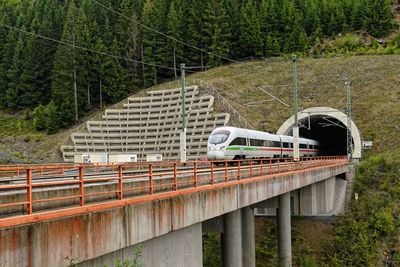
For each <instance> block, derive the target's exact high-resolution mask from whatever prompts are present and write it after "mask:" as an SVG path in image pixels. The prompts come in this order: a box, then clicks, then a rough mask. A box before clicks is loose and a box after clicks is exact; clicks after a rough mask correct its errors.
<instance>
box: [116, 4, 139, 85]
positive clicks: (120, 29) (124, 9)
mask: <svg viewBox="0 0 400 267" xmlns="http://www.w3.org/2000/svg"><path fill="white" fill-rule="evenodd" d="M135 8H136V6H135V3H134V2H133V1H132V0H123V1H122V2H121V8H120V9H121V13H122V14H123V15H124V16H125V17H127V18H130V19H127V18H125V17H120V18H119V20H118V22H117V25H116V32H117V40H118V46H119V48H120V53H119V54H121V55H124V57H126V58H129V59H132V60H137V61H140V52H141V51H140V49H141V35H140V29H139V27H138V24H137V23H135V22H133V21H137V20H138V16H137V11H135ZM121 63H122V66H123V67H124V69H125V72H126V73H125V76H126V86H127V88H128V89H129V91H134V90H135V88H136V86H137V85H138V84H139V83H140V76H141V73H140V72H139V70H140V68H139V67H140V66H139V65H138V63H135V62H133V61H125V62H121Z"/></svg>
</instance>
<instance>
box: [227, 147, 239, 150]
mask: <svg viewBox="0 0 400 267" xmlns="http://www.w3.org/2000/svg"><path fill="white" fill-rule="evenodd" d="M226 150H240V147H227V148H226Z"/></svg>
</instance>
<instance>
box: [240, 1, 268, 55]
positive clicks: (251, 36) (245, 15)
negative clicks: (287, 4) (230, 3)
mask: <svg viewBox="0 0 400 267" xmlns="http://www.w3.org/2000/svg"><path fill="white" fill-rule="evenodd" d="M240 28H241V34H240V46H241V49H242V51H243V53H244V56H247V57H248V56H262V55H263V40H262V35H261V24H260V20H259V17H258V12H257V4H256V3H254V2H253V0H249V1H248V2H247V3H246V5H244V6H243V7H242V18H241V21H240Z"/></svg>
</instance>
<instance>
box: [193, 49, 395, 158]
mask: <svg viewBox="0 0 400 267" xmlns="http://www.w3.org/2000/svg"><path fill="white" fill-rule="evenodd" d="M399 70H400V56H358V57H343V58H332V59H300V60H299V61H298V63H297V74H298V98H299V107H302V108H308V107H314V106H327V107H333V108H337V109H339V110H344V109H345V108H346V90H345V87H344V82H345V78H346V77H347V78H349V80H350V81H351V82H352V111H353V113H352V114H353V120H354V121H355V123H356V125H357V126H358V127H359V129H360V131H361V133H362V136H363V138H364V140H372V141H374V146H373V147H374V148H373V149H374V151H375V152H378V151H384V150H386V149H390V148H393V147H400V138H399V134H398V133H399V130H400V105H399V103H400V86H399V84H400V75H399V74H400V71H399ZM292 71H293V64H292V62H279V63H271V64H267V63H265V62H252V63H243V64H235V65H230V66H223V67H220V68H216V69H212V70H209V71H207V72H206V73H199V74H195V75H192V76H191V77H193V78H201V79H203V80H207V81H209V82H211V83H212V84H214V85H215V86H216V87H217V88H218V89H219V90H220V91H221V92H222V93H223V95H224V96H225V97H227V98H228V99H229V100H230V102H231V104H233V105H234V106H235V107H236V108H237V109H238V110H239V111H241V112H242V113H243V115H244V116H245V117H246V118H247V119H248V121H249V122H250V123H252V124H253V125H254V126H255V127H256V128H258V129H262V126H261V123H262V122H264V123H265V125H266V130H267V131H273V132H275V131H276V130H277V129H278V128H279V126H280V125H281V124H282V123H283V122H284V121H285V120H286V119H287V118H289V117H290V116H291V115H292V113H293V110H292V109H289V108H287V107H285V106H284V105H282V104H280V103H279V102H277V101H270V102H266V103H263V104H258V105H257V106H253V107H246V106H244V105H243V104H244V103H249V102H254V101H258V100H266V99H270V98H271V97H269V96H268V95H267V94H265V93H263V92H261V91H259V90H258V89H256V87H257V86H263V85H268V86H274V85H289V86H286V87H271V88H267V90H268V91H269V92H270V93H272V94H273V95H275V96H277V97H279V98H280V99H282V100H283V101H284V102H286V103H288V104H292V103H293V90H292V86H291V85H290V84H291V83H292V81H293V76H292V75H293V74H292Z"/></svg>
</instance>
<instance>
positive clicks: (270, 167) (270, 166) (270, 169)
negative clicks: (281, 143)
mask: <svg viewBox="0 0 400 267" xmlns="http://www.w3.org/2000/svg"><path fill="white" fill-rule="evenodd" d="M269 175H272V159H269Z"/></svg>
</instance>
